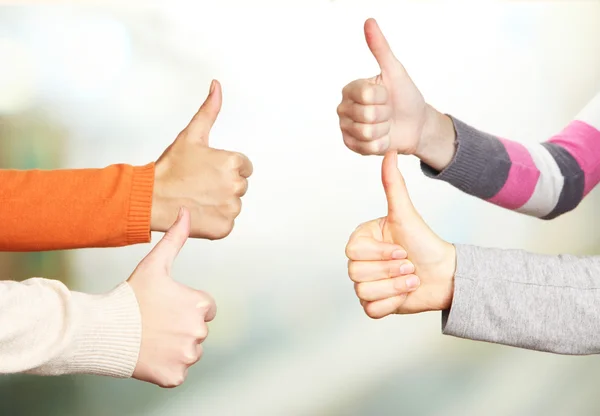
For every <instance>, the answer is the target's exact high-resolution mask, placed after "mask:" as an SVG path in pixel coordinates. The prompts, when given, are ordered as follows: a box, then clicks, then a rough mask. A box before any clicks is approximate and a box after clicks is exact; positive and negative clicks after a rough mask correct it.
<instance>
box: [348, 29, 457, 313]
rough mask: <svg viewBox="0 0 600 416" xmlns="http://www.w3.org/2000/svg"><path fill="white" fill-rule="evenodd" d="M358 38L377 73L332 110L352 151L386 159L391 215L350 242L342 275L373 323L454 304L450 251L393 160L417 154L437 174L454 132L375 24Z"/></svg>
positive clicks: (353, 85)
mask: <svg viewBox="0 0 600 416" xmlns="http://www.w3.org/2000/svg"><path fill="white" fill-rule="evenodd" d="M364 32H365V39H366V42H367V45H368V47H369V49H370V50H371V53H372V54H373V57H374V58H375V60H376V61H377V63H378V64H379V68H380V71H381V72H380V73H379V74H378V75H376V76H374V77H372V78H368V79H358V80H355V81H352V82H350V83H349V84H348V85H346V86H345V87H344V89H343V90H342V101H341V103H340V104H339V106H338V108H337V112H338V116H339V119H340V129H341V131H342V137H343V140H344V143H345V144H346V146H347V147H348V148H349V149H350V150H352V151H354V152H356V153H359V154H361V155H384V154H385V158H384V161H383V166H382V181H383V185H384V189H385V192H386V196H387V200H388V207H389V212H388V216H387V217H384V218H378V219H375V220H372V221H369V222H367V223H364V224H362V225H360V226H359V227H358V228H357V229H356V231H355V232H354V233H353V234H352V236H351V237H350V240H349V241H348V245H347V247H346V255H347V257H348V259H349V262H348V274H349V276H350V278H351V279H352V281H353V282H354V287H355V291H356V294H357V296H358V297H359V299H360V301H361V305H362V306H363V308H364V310H365V312H366V314H367V315H368V316H370V317H372V318H376V319H378V318H382V317H384V316H387V315H390V314H407V313H417V312H425V311H432V310H444V309H447V308H449V307H450V306H451V304H452V295H453V276H454V271H455V268H456V250H455V248H454V246H453V245H452V244H450V243H448V242H446V241H444V240H442V239H441V238H439V237H438V236H437V235H436V234H435V233H434V232H433V231H432V230H431V229H430V228H429V226H427V224H426V223H425V222H424V221H423V219H422V218H421V217H420V215H419V214H418V212H417V211H416V210H415V208H414V206H413V205H412V203H411V202H410V198H409V195H408V192H407V190H406V186H405V184H404V180H403V178H402V175H401V173H400V171H399V170H398V168H397V154H398V153H399V154H404V155H415V156H417V157H419V158H420V159H421V160H422V161H424V162H425V163H427V164H428V165H429V166H431V167H432V168H434V169H437V170H440V171H441V170H443V169H444V168H446V167H447V166H448V164H449V163H450V162H451V161H452V159H453V158H454V154H455V141H456V133H455V131H454V126H453V123H452V120H451V119H450V117H448V116H446V115H445V114H442V113H440V112H439V111H438V110H436V109H435V108H434V107H433V106H431V105H429V104H428V103H427V102H426V101H425V99H424V97H423V95H422V94H421V92H420V91H419V89H418V88H417V86H416V85H415V83H414V82H413V80H412V79H411V78H410V75H409V74H408V72H407V71H406V69H405V68H404V66H403V65H402V63H401V62H400V61H399V60H398V59H397V58H396V56H395V55H394V53H393V52H392V49H391V48H390V46H389V44H388V42H387V40H386V38H385V36H384V35H383V33H382V32H381V29H380V28H379V26H378V25H377V22H376V21H375V20H374V19H368V20H367V21H366V22H365V26H364ZM393 253H395V254H393ZM406 253H408V254H406Z"/></svg>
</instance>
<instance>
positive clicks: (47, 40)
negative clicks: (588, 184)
mask: <svg viewBox="0 0 600 416" xmlns="http://www.w3.org/2000/svg"><path fill="white" fill-rule="evenodd" d="M46 3H47V2H46ZM80 3H81V4H80V5H78V6H66V5H62V6H57V5H48V4H44V5H39V4H31V5H27V6H0V146H1V147H0V162H1V163H2V166H3V167H16V168H31V167H42V168H56V167H73V168H78V167H102V166H106V165H108V164H112V163H119V162H125V163H132V164H144V163H147V162H149V161H151V160H155V159H156V158H157V157H158V156H159V155H160V154H161V153H162V151H163V150H164V148H165V147H166V146H168V145H169V144H170V142H171V141H172V140H173V139H174V138H175V136H176V135H177V133H178V132H179V131H180V130H181V129H182V128H183V127H184V126H185V124H186V123H187V121H188V120H189V118H190V117H191V116H192V115H193V114H194V112H195V111H196V109H197V107H198V106H199V105H200V104H201V103H202V101H203V100H204V97H205V95H206V93H207V90H208V86H209V84H210V81H211V79H212V78H217V79H219V80H220V81H221V83H222V85H223V91H224V104H223V110H222V112H221V115H220V117H219V119H218V121H217V124H216V126H215V128H214V129H213V133H212V135H211V143H212V145H213V146H215V147H219V148H225V149H230V150H237V151H241V152H244V153H246V154H247V155H248V156H249V157H250V158H251V159H252V161H253V163H254V167H255V173H254V175H253V176H252V178H251V181H250V190H249V193H248V194H247V196H246V197H245V198H244V208H243V212H242V215H241V216H240V217H239V220H238V221H237V222H236V228H235V230H234V232H233V233H232V234H231V235H230V236H229V237H228V238H227V239H225V240H222V241H216V242H208V241H190V242H189V243H188V244H187V246H186V247H185V248H184V249H183V251H182V253H181V255H180V257H179V260H178V263H177V264H176V267H175V277H176V278H177V279H178V280H180V281H181V282H184V283H186V284H189V285H191V286H193V287H196V288H202V289H203V290H206V291H208V292H210V293H212V294H213V295H214V297H215V298H216V300H217V303H218V305H219V314H218V316H217V319H216V320H215V321H214V323H212V324H211V334H210V337H209V339H208V340H207V341H206V344H205V356H204V358H203V360H202V361H201V362H200V363H199V364H198V365H196V366H195V367H194V368H193V369H192V371H191V372H190V375H189V378H188V381H187V382H186V384H185V385H183V386H182V387H180V388H177V389H174V390H161V389H159V388H157V387H154V386H151V385H146V384H142V383H139V382H136V381H133V380H113V379H108V378H94V377H89V376H78V377H62V378H39V377H27V376H11V377H0V415H2V416H4V415H7V416H8V415H11V416H12V415H49V416H54V415H61V416H62V415H90V416H95V415H99V416H100V415H148V416H153V415H157V416H158V415H160V416H164V415H169V416H178V415H214V416H221V415H223V416H230V415H265V416H266V415H352V416H366V415H436V416H437V415H598V414H600V399H598V395H597V388H596V385H597V379H598V374H599V372H600V362H599V361H598V359H597V358H596V357H585V358H581V357H579V358H574V357H561V356H554V355H550V354H542V353H534V352H529V351H522V350H518V349H511V348H507V347H501V346H495V345H488V344H481V343H475V342H469V341H464V340H459V339H454V338H449V337H444V336H442V335H441V334H440V316H439V313H431V314H423V315H420V316H404V317H390V318H387V319H384V320H381V321H373V320H370V319H369V318H367V317H366V316H365V315H364V313H363V312H362V309H361V308H360V305H359V303H358V301H357V300H356V298H355V295H354V292H353V287H352V284H351V282H350V281H349V279H348V277H347V273H346V259H345V256H344V246H345V244H346V240H347V238H348V236H349V234H350V233H351V232H352V231H353V230H354V228H355V227H356V226H357V225H358V224H359V223H361V222H364V221H366V220H369V219H372V218H375V217H378V216H380V215H382V214H384V213H385V197H384V195H383V191H382V189H381V184H380V179H379V175H380V167H379V165H380V163H381V159H380V158H375V157H371V158H367V157H361V156H358V155H355V154H353V153H352V152H350V151H349V150H348V149H346V148H345V146H344V145H343V143H342V140H341V134H340V132H339V129H338V124H337V123H338V120H337V115H336V111H335V110H336V106H337V104H338V103H339V100H340V98H341V88H342V87H343V86H344V85H345V84H346V83H347V82H349V81H351V80H353V79H355V78H359V77H369V76H373V75H375V74H376V73H377V70H378V68H377V66H376V63H375V61H374V59H373V58H372V57H371V56H370V54H369V51H368V48H367V47H366V44H365V42H364V38H363V33H362V25H363V22H364V20H365V19H366V18H368V17H375V18H377V19H378V21H379V23H380V25H381V26H382V29H383V31H384V33H385V34H386V35H387V37H388V40H389V42H390V44H391V45H392V48H393V49H394V51H395V53H396V55H397V56H398V57H399V58H400V59H401V60H402V61H403V63H404V64H405V66H406V67H407V69H408V71H409V72H410V74H411V76H412V77H413V79H414V80H415V81H416V82H417V84H418V85H419V86H420V88H421V89H422V91H423V93H424V95H425V97H426V99H427V100H428V101H429V102H430V103H431V104H433V105H434V106H436V107H437V108H439V109H441V110H443V111H446V112H449V113H451V114H453V115H456V116H458V117H459V118H461V119H463V120H465V121H467V122H469V123H471V124H474V125H476V126H477V127H479V128H481V129H484V130H486V131H489V132H492V133H495V134H498V135H501V136H504V137H509V138H513V139H516V140H520V141H523V142H537V141H541V140H544V139H546V138H547V137H549V136H550V135H551V134H553V133H555V132H557V131H559V130H560V129H562V127H564V126H565V125H566V124H567V123H568V122H569V121H570V120H571V118H572V117H574V116H575V114H576V113H577V112H578V111H579V110H580V109H581V108H582V107H583V106H584V105H585V104H586V102H587V101H588V100H589V99H591V97H592V96H594V95H595V93H596V91H597V90H598V89H600V2H596V1H563V2H544V1H536V2H507V1H476V2H475V1H471V2H466V1H445V2H433V1H422V2H416V1H413V2H406V1H405V2H403V1H394V2H392V1H389V2H382V1H378V2H367V1H344V0H336V1H326V0H320V1H316V0H311V1H302V2H300V1H296V2H286V6H285V7H283V6H280V5H273V4H268V3H267V2H252V3H249V2H242V1H239V0H238V1H223V2H221V3H220V4H221V6H220V7H217V6H215V5H214V2H208V1H198V2H190V3H185V2H167V1H163V2H153V3H152V4H151V5H141V4H139V5H135V6H134V5H133V4H131V5H127V6H126V5H124V4H121V5H119V4H114V3H113V4H109V3H107V4H105V5H98V4H86V2H85V1H83V2H80ZM400 165H401V168H402V170H403V172H404V173H405V176H406V177H407V182H408V186H409V189H410V191H411V195H412V197H413V199H414V202H415V204H416V206H417V208H418V209H419V210H420V211H421V212H422V214H423V216H424V217H425V219H426V220H427V221H428V222H429V223H430V224H431V226H432V227H433V228H434V229H435V230H436V231H438V232H439V233H440V234H441V235H442V236H443V237H445V238H446V239H448V240H449V241H453V242H462V243H472V244H482V245H487V246H499V247H513V248H523V249H528V250H534V251H538V252H544V253H559V252H569V253H573V254H592V253H598V252H600V244H599V243H600V240H599V238H598V235H600V234H599V231H600V230H599V228H600V227H599V225H600V223H599V220H598V219H599V218H600V216H598V215H597V211H598V205H599V203H600V201H599V200H598V192H594V193H592V194H591V195H590V196H589V197H588V198H587V199H586V200H585V202H584V203H583V204H582V205H581V206H580V207H579V208H578V209H577V210H576V211H575V212H573V213H570V214H568V215H565V216H564V217H560V218H559V219H556V220H554V221H552V222H542V221H540V220H536V219H531V218H527V217H524V216H520V215H518V214H514V213H511V212H508V211H505V210H502V209H500V208H497V207H493V206H491V205H488V204H486V203H484V202H481V201H478V200H476V199H474V198H471V197H468V196H466V195H462V194H460V193H459V192H458V191H456V190H454V189H452V188H450V187H449V186H448V185H445V184H443V183H438V182H435V181H432V180H429V179H426V178H424V177H423V175H422V174H421V173H420V170H419V167H418V163H417V161H416V160H414V159H412V158H408V157H403V158H401V159H400ZM0 186H1V185H0ZM0 232H1V231H0ZM159 237H160V236H159V235H154V236H153V242H156V241H157V239H158V238H159ZM149 248H150V246H149V245H139V246H134V247H128V248H119V249H102V250H80V251H72V252H55V253H49V254H37V253H33V254H10V255H7V254H4V255H2V256H0V265H2V266H3V268H4V269H5V270H7V272H6V275H5V276H4V277H5V278H11V279H24V278H27V277H30V276H33V275H37V276H43V277H48V278H58V279H62V280H64V281H65V282H67V283H68V285H69V286H70V287H71V288H72V289H74V290H80V291H88V292H94V293H99V292H104V291H107V290H109V289H110V288H112V287H113V286H115V285H116V284H118V283H119V282H121V281H122V280H124V279H126V278H127V277H128V276H129V273H130V272H131V271H132V270H133V268H134V267H135V265H136V264H137V262H138V261H139V260H140V259H141V258H142V257H143V256H144V254H145V253H147V252H148V250H149Z"/></svg>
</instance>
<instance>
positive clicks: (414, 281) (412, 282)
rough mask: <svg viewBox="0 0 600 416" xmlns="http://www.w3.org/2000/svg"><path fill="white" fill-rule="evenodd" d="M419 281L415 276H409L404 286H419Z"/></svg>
mask: <svg viewBox="0 0 600 416" xmlns="http://www.w3.org/2000/svg"><path fill="white" fill-rule="evenodd" d="M420 283H421V282H420V281H419V278H418V277H417V276H411V277H409V278H408V279H406V287H407V288H409V289H415V288H417V287H419V284H420Z"/></svg>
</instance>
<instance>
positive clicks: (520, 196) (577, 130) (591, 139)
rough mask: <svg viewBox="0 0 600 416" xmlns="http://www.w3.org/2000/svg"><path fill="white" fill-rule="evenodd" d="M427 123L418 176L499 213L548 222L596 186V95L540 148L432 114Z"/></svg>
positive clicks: (599, 174)
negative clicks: (508, 211) (438, 181)
mask: <svg viewBox="0 0 600 416" xmlns="http://www.w3.org/2000/svg"><path fill="white" fill-rule="evenodd" d="M436 114H437V115H436ZM429 119H431V120H437V121H434V122H430V123H429V124H430V125H431V126H432V127H429V128H428V130H427V131H425V132H424V137H426V138H427V137H428V139H426V140H425V141H426V143H429V144H428V145H426V146H424V147H423V148H422V149H420V151H419V152H418V154H417V156H419V157H420V158H421V160H422V161H423V164H422V167H423V171H424V173H425V174H427V175H428V176H430V177H433V178H436V179H441V180H444V181H446V182H448V183H450V184H452V185H453V186H455V187H457V188H458V189H460V190H462V191H463V192H466V193H468V194H470V195H473V196H476V197H478V198H481V199H484V200H486V201H488V202H491V203H494V204H496V205H499V206H502V207H504V208H507V209H512V210H516V211H518V212H521V213H524V214H527V215H533V216H537V217H540V218H543V219H552V218H555V217H557V216H559V215H561V214H563V213H565V212H568V211H570V210H572V209H573V208H575V207H576V206H577V205H578V204H579V203H580V202H581V200H582V199H583V197H584V196H585V195H587V194H588V193H589V192H590V191H591V190H592V189H593V188H594V187H595V186H596V184H597V183H598V182H599V181H600V169H599V168H598V166H599V165H600V94H599V95H598V96H596V97H595V98H594V100H592V101H591V102H590V103H589V104H588V105H587V106H586V107H585V108H584V110H583V111H581V112H580V113H579V115H578V116H577V117H576V119H575V120H574V121H573V122H571V123H570V124H569V125H568V126H567V127H566V128H565V129H563V131H562V132H560V133H559V134H557V135H555V136H554V137H552V138H550V139H549V140H548V141H546V142H544V143H541V144H533V145H527V146H525V145H522V144H520V143H518V142H514V141H510V140H506V139H501V138H498V137H496V136H493V135H490V134H487V133H484V132H482V131H479V130H477V129H475V128H473V127H471V126H468V125H467V124H465V123H463V122H461V121H460V120H457V119H454V118H450V117H449V116H444V115H441V114H440V113H438V112H434V115H433V116H430V117H429ZM444 120H445V121H444ZM448 123H451V125H449V124H448ZM426 133H427V134H426Z"/></svg>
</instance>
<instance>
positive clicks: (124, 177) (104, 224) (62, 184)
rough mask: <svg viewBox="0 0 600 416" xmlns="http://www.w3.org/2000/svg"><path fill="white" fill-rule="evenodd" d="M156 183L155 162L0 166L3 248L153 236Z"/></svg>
mask: <svg viewBox="0 0 600 416" xmlns="http://www.w3.org/2000/svg"><path fill="white" fill-rule="evenodd" d="M153 186H154V163H150V164H148V165H145V166H131V165H124V164H120V165H111V166H108V167H106V168H104V169H64V170H49V171H44V170H0V251H45V250H61V249H72V248H83V247H117V246H125V245H129V244H136V243H145V242H149V241H150V216H151V208H152V190H153Z"/></svg>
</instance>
